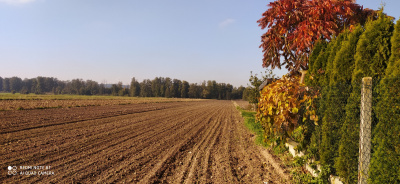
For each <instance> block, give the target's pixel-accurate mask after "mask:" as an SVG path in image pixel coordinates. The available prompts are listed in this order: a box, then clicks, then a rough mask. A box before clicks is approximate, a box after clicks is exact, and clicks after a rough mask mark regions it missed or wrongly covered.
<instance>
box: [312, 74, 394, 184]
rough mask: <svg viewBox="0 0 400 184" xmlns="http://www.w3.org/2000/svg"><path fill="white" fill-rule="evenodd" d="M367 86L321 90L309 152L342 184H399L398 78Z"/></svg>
mask: <svg viewBox="0 0 400 184" xmlns="http://www.w3.org/2000/svg"><path fill="white" fill-rule="evenodd" d="M363 81H364V82H365V83H364V84H363ZM363 81H361V80H360V81H347V82H336V83H333V84H332V83H331V84H330V85H326V86H323V87H318V88H319V91H320V98H319V99H318V102H317V106H318V109H317V111H318V112H317V114H318V116H319V121H318V125H317V126H315V127H314V130H313V134H312V136H311V137H310V142H309V146H308V149H307V151H308V152H309V153H311V154H312V155H313V156H314V158H315V159H316V160H318V161H319V163H320V164H321V165H325V166H327V167H328V168H329V171H330V173H331V174H334V175H338V176H339V177H340V178H341V180H342V182H343V183H400V172H399V171H400V77H398V76H394V77H391V78H388V77H386V78H383V79H379V78H368V79H364V80H363Z"/></svg>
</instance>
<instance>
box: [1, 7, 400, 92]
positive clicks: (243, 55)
mask: <svg viewBox="0 0 400 184" xmlns="http://www.w3.org/2000/svg"><path fill="white" fill-rule="evenodd" d="M269 2H270V1H265V0H250V1H245V0H201V1H188V0H151V1H144V0H0V76H1V77H12V76H18V77H21V78H33V77H37V76H46V77H56V78H58V79H60V80H71V79H75V78H81V79H84V80H87V79H92V80H95V81H98V82H107V83H117V82H118V81H122V82H123V83H124V84H128V83H129V82H130V80H131V78H132V77H136V78H137V79H139V80H140V81H141V80H143V79H153V78H154V77H171V78H177V79H181V80H187V81H188V82H190V83H199V82H201V81H203V80H216V81H217V82H224V83H231V84H233V85H234V86H240V85H244V86H246V85H247V83H248V78H249V75H250V71H253V72H255V73H259V72H261V71H263V70H264V69H263V68H262V66H261V65H262V61H261V59H262V52H261V49H260V48H259V45H260V36H261V35H262V33H263V32H265V30H261V29H260V28H259V27H258V24H257V22H256V21H257V20H258V19H260V18H261V14H262V13H263V12H264V11H265V10H266V9H267V4H268V3H269ZM383 2H386V7H385V12H386V13H387V14H389V15H391V16H394V17H395V18H396V19H398V18H399V17H400V11H399V8H400V1H399V0H383ZM357 3H359V4H361V5H364V7H366V8H371V9H378V8H379V7H380V6H381V1H379V0H358V1H357ZM275 73H277V75H278V76H281V75H282V74H284V73H286V71H278V70H277V71H275Z"/></svg>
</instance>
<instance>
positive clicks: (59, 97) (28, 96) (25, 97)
mask: <svg viewBox="0 0 400 184" xmlns="http://www.w3.org/2000/svg"><path fill="white" fill-rule="evenodd" d="M115 99H119V100H124V99H125V100H133V99H151V100H157V99H166V98H159V97H149V98H147V97H146V98H144V97H127V96H98V95H93V96H87V95H52V94H44V95H38V94H34V93H31V94H20V93H15V94H12V93H0V100H115Z"/></svg>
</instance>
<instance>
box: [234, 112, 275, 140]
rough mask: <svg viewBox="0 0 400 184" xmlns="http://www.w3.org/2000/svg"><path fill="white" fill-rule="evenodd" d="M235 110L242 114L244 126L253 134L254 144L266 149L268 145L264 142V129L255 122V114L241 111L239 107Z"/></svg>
mask: <svg viewBox="0 0 400 184" xmlns="http://www.w3.org/2000/svg"><path fill="white" fill-rule="evenodd" d="M237 109H238V110H239V111H240V113H241V114H242V117H243V119H244V125H245V126H246V127H247V128H248V129H249V130H250V131H252V132H253V133H254V134H255V136H256V138H255V142H256V144H257V145H262V146H264V147H267V146H268V144H267V143H266V142H265V141H264V129H263V127H262V126H261V124H260V123H257V122H256V118H255V115H256V112H254V111H247V110H243V109H242V108H240V107H237Z"/></svg>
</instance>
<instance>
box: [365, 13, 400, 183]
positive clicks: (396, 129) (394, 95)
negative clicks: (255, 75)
mask: <svg viewBox="0 0 400 184" xmlns="http://www.w3.org/2000/svg"><path fill="white" fill-rule="evenodd" d="M391 44H392V48H391V52H392V53H391V57H390V59H389V63H388V67H387V69H386V73H385V77H384V78H383V79H382V80H381V82H380V86H379V94H380V95H379V98H378V100H379V102H378V105H377V106H376V107H375V109H374V110H375V111H376V116H377V118H378V124H377V126H376V128H375V129H374V132H373V137H374V138H373V142H372V143H373V154H372V159H371V166H370V172H369V174H370V180H369V183H400V20H398V21H397V24H396V26H395V31H394V33H393V37H392V40H391Z"/></svg>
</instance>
